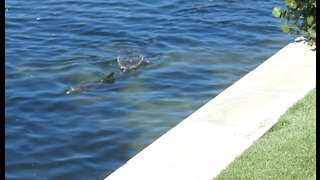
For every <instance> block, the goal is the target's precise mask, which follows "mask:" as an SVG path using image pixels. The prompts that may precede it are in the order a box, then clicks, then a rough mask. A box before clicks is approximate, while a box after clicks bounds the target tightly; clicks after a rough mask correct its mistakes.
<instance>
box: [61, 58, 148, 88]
mask: <svg viewBox="0 0 320 180" xmlns="http://www.w3.org/2000/svg"><path fill="white" fill-rule="evenodd" d="M143 58H144V56H143V55H142V56H141V57H140V58H139V59H137V60H123V59H120V56H118V57H117V62H118V64H119V66H120V68H121V69H123V71H126V70H127V69H134V68H136V67H138V66H139V65H140V64H141V62H142V61H143ZM113 75H114V72H111V73H109V74H108V75H107V76H106V77H105V78H103V79H102V80H101V81H100V82H99V83H91V84H85V85H81V86H75V87H71V88H70V89H69V90H68V91H67V92H66V94H72V93H77V92H83V91H92V90H95V89H99V88H102V87H104V84H105V83H113V82H114V81H115V79H114V76H113Z"/></svg>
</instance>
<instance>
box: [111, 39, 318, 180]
mask: <svg viewBox="0 0 320 180" xmlns="http://www.w3.org/2000/svg"><path fill="white" fill-rule="evenodd" d="M297 40H298V39H297ZM297 40H296V42H295V43H290V44H288V45H287V46H285V47H284V48H283V49H281V50H280V51H279V52H277V53H276V54H274V55H273V56H272V57H270V58H269V59H267V60H266V61H265V62H264V63H262V64H261V65H260V66H259V67H257V68H256V69H254V70H253V71H251V72H250V73H248V74H247V75H245V76H244V77H243V78H241V79H240V80H239V81H237V82H236V83H234V84H233V85H232V86H230V87H229V88H227V89H226V90H225V91H223V92H222V93H221V94H219V95H218V96H216V97H215V98H214V99H212V100H211V101H209V102H208V103H207V104H205V105H204V106H202V107H201V108H200V109H198V110H197V111H196V112H194V113H193V114H191V115H190V116H189V117H187V118H186V119H184V120H183V121H182V122H181V123H179V124H178V125H176V126H175V127H173V128H172V129H171V130H169V131H168V132H167V133H165V134H164V135H162V136H161V137H160V138H159V139H157V140H156V141H155V142H153V143H152V144H151V145H149V146H148V147H146V148H145V149H144V150H142V151H141V152H140V153H138V154H137V155H136V156H134V157H133V158H131V159H130V160H129V161H128V162H127V163H126V164H124V165H123V166H121V167H120V168H119V169H117V170H116V171H115V172H113V173H112V174H111V175H110V176H108V177H107V178H106V180H123V179H134V180H147V179H148V180H150V179H153V180H155V179H159V180H160V179H161V180H180V179H181V180H188V179H190V180H207V179H213V178H214V177H215V176H217V175H218V174H219V173H220V171H221V170H222V169H224V168H225V167H226V166H227V165H228V164H229V163H231V162H232V161H233V160H234V159H235V158H236V157H237V156H239V155H240V154H241V153H242V152H243V151H244V150H245V149H247V148H248V147H249V146H250V145H251V144H252V143H253V142H254V141H256V140H258V139H259V138H260V137H261V136H262V135H263V134H264V133H266V132H267V131H268V130H269V129H270V128H271V127H272V126H273V125H274V124H275V123H276V122H277V121H278V119H279V117H280V116H281V115H282V114H284V113H285V111H286V110H287V109H288V108H289V107H290V106H292V105H293V104H294V103H295V102H297V101H298V100H299V99H301V98H302V97H303V96H304V95H306V94H307V93H308V92H309V91H310V90H311V89H313V88H315V86H316V52H315V51H312V50H311V49H312V48H310V47H309V46H308V45H307V43H306V42H304V41H297Z"/></svg>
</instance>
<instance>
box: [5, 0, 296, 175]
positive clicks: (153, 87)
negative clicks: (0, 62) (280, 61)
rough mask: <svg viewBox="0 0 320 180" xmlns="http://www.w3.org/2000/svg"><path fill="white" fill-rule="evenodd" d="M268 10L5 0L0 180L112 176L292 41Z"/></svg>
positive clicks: (150, 0) (246, 4)
mask: <svg viewBox="0 0 320 180" xmlns="http://www.w3.org/2000/svg"><path fill="white" fill-rule="evenodd" d="M276 5H282V2H281V1H278V0H271V1H264V0H246V1H236V0H193V1H187V0H185V1H183V0H162V1H154V0H136V1H133V0H131V1H130V0H120V1H119V0H105V1H103V0H78V1H74V0H58V1H56V0H46V1H43V0H30V1H21V0H8V1H5V178H6V179H103V178H104V177H106V176H108V175H109V174H110V173H111V172H113V171H114V170H116V169H117V168H118V167H120V166H121V165H123V164H124V163H125V162H126V161H127V160H128V159H130V158H131V157H132V156H134V155H135V154H137V153H138V152H139V151H140V150H142V149H143V148H145V147H146V146H147V145H149V144H150V143H151V142H153V141H154V140H155V139H157V138H158V137H159V136H161V135H162V134H164V133H165V132H166V131H168V130H169V129H170V128H172V127H173V126H175V125H176V124H178V123H179V122H180V121H181V120H183V119H184V118H186V117H187V116H189V115H190V114H191V113H192V112H194V111H195V110H197V109H198V108H199V107H201V106H202V105H204V104H205V103H206V102H208V101H209V100H211V99H212V98H214V97H215V96H216V95H218V94H219V93H220V92H222V91H223V90H224V89H226V88H227V87H228V86H230V85H231V84H233V83H234V82H236V81H237V80H238V79H240V78H241V77H243V76H244V75H245V74H246V73H248V72H250V71H251V70H253V69H254V68H255V67H257V66H258V65H259V64H261V63H262V62H263V61H265V60H266V59H267V58H269V57H270V56H271V55H273V54H274V53H276V52H277V51H278V50H280V49H281V48H282V47H284V46H285V45H286V44H287V43H289V42H291V41H293V39H294V38H295V37H294V36H289V35H287V34H284V33H282V32H281V25H282V23H284V21H282V20H280V19H276V18H274V17H273V16H272V13H271V12H272V8H273V7H274V6H276ZM142 54H143V55H144V57H145V60H144V61H143V63H142V64H141V65H140V66H139V67H138V68H137V69H136V70H133V71H130V72H128V74H126V76H125V77H122V78H119V79H118V80H116V81H115V82H114V83H113V84H106V85H105V87H103V88H101V89H97V90H95V91H90V92H82V93H76V94H71V95H67V94H65V92H66V91H67V90H68V89H69V88H70V87H72V86H77V85H83V84H88V83H95V82H99V81H100V80H101V79H103V78H104V76H105V75H107V74H108V73H110V72H115V74H116V75H118V76H121V70H120V67H119V66H118V64H117V62H116V57H117V56H118V55H120V56H121V57H122V58H124V59H131V58H133V59H134V58H137V57H139V56H140V55H142ZM190 133H192V132H190ZM172 148H174V147H172Z"/></svg>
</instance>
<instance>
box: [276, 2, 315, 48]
mask: <svg viewBox="0 0 320 180" xmlns="http://www.w3.org/2000/svg"><path fill="white" fill-rule="evenodd" d="M284 3H286V5H287V9H285V8H282V9H281V8H280V7H274V8H273V10H272V14H273V15H274V16H275V17H279V18H281V19H284V18H286V19H287V20H288V22H289V21H290V20H292V23H291V24H289V23H285V24H283V26H282V31H283V32H285V33H289V34H291V33H294V32H296V34H297V35H300V34H301V35H302V36H304V37H306V38H308V39H309V42H308V44H309V45H310V46H312V45H313V44H314V43H315V40H316V0H285V1H284Z"/></svg>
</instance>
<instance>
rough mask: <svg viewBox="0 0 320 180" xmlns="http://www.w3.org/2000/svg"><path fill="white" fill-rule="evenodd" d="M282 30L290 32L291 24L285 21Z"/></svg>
mask: <svg viewBox="0 0 320 180" xmlns="http://www.w3.org/2000/svg"><path fill="white" fill-rule="evenodd" d="M282 31H283V32H285V33H288V32H289V24H288V23H284V24H283V25H282Z"/></svg>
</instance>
